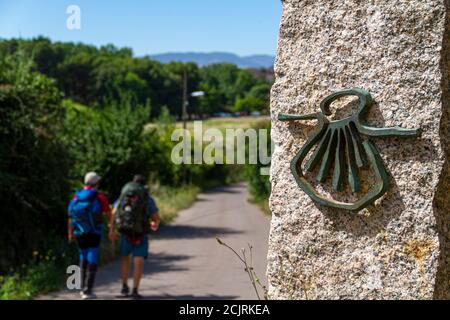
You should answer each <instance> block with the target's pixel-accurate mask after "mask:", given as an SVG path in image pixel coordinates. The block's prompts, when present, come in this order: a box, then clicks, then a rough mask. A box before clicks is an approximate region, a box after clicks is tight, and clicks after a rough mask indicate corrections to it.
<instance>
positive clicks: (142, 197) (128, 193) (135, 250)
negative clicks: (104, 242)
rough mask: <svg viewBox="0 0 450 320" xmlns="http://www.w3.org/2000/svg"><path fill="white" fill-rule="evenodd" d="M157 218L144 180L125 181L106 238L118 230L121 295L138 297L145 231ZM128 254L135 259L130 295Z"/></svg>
mask: <svg viewBox="0 0 450 320" xmlns="http://www.w3.org/2000/svg"><path fill="white" fill-rule="evenodd" d="M159 223H160V217H159V213H158V208H157V207H156V203H155V201H154V199H153V198H152V197H151V196H150V194H149V191H148V187H147V185H146V179H145V177H144V176H141V175H137V176H135V177H134V179H133V181H132V182H129V183H127V184H126V185H125V186H124V187H123V189H122V192H121V195H120V197H119V199H118V200H117V201H116V202H115V203H114V209H113V212H112V216H111V220H110V231H109V237H110V239H111V240H112V241H115V240H116V239H117V237H116V230H117V231H118V232H119V233H120V257H121V275H122V290H121V295H122V296H123V297H131V298H132V299H141V298H142V296H141V295H140V294H139V292H138V290H139V284H140V281H141V277H142V273H143V268H144V260H145V259H147V256H148V234H149V233H150V231H157V230H158V228H159ZM131 256H133V262H134V274H133V290H132V292H131V295H130V289H129V287H128V276H129V266H130V262H131V261H130V260H131Z"/></svg>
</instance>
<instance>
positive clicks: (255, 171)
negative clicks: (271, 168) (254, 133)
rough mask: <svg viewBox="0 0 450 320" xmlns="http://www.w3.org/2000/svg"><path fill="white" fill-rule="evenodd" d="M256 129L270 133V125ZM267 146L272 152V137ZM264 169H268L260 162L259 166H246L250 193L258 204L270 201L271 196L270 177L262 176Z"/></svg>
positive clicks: (263, 125)
mask: <svg viewBox="0 0 450 320" xmlns="http://www.w3.org/2000/svg"><path fill="white" fill-rule="evenodd" d="M255 129H267V132H269V133H270V123H268V124H262V125H260V126H258V127H257V128H255ZM267 144H268V146H267V148H268V149H267V150H270V149H271V148H270V147H271V140H270V135H269V138H268V139H267ZM258 146H259V141H258ZM263 167H267V166H263V165H261V164H260V162H258V164H255V165H251V164H248V165H246V166H245V177H246V180H247V181H248V185H249V192H250V194H251V196H252V197H253V200H254V201H256V202H261V201H264V200H267V199H269V196H270V180H269V176H267V175H261V169H262V168H263Z"/></svg>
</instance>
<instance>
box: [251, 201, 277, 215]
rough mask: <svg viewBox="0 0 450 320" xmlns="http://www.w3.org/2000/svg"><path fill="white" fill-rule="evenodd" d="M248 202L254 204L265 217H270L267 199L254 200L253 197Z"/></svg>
mask: <svg viewBox="0 0 450 320" xmlns="http://www.w3.org/2000/svg"><path fill="white" fill-rule="evenodd" d="M248 201H249V202H250V203H253V204H256V205H257V206H258V207H259V208H260V209H261V210H262V212H263V213H264V214H265V215H266V216H269V217H270V216H272V212H271V211H270V207H269V199H255V198H254V197H251V198H249V199H248Z"/></svg>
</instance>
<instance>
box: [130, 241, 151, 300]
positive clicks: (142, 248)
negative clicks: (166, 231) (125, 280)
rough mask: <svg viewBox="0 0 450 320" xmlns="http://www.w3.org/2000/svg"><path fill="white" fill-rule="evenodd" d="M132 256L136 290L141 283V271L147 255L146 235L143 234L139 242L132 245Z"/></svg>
mask: <svg viewBox="0 0 450 320" xmlns="http://www.w3.org/2000/svg"><path fill="white" fill-rule="evenodd" d="M133 256H134V276H133V280H134V288H133V289H134V291H136V292H137V290H138V289H139V285H140V283H141V278H142V273H143V271H144V260H145V259H147V256H148V237H147V236H145V237H144V239H143V240H142V242H141V243H140V244H138V245H137V246H134V247H133Z"/></svg>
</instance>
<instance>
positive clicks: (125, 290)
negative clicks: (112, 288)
mask: <svg viewBox="0 0 450 320" xmlns="http://www.w3.org/2000/svg"><path fill="white" fill-rule="evenodd" d="M120 294H121V295H122V296H123V297H128V295H129V294H130V288H128V286H127V285H126V284H124V285H123V286H122V290H121V291H120Z"/></svg>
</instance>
